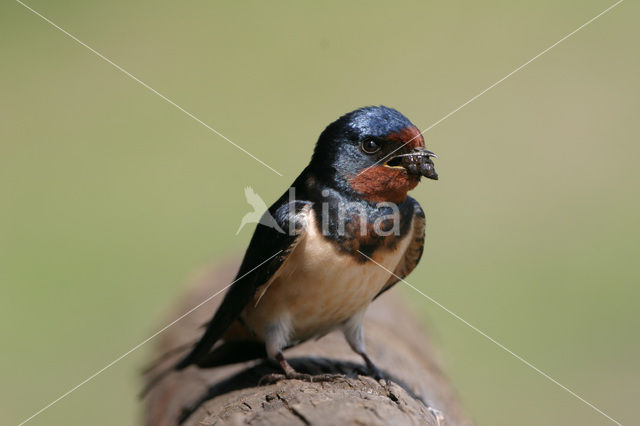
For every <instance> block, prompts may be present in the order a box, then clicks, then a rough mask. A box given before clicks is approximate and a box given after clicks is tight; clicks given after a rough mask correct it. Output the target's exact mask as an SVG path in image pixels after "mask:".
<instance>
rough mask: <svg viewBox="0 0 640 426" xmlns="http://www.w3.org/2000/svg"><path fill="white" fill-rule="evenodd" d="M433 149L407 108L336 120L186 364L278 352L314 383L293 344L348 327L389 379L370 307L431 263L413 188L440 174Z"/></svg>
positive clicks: (289, 371) (286, 369) (287, 370)
mask: <svg viewBox="0 0 640 426" xmlns="http://www.w3.org/2000/svg"><path fill="white" fill-rule="evenodd" d="M432 157H435V154H434V153H432V152H431V151H429V150H427V149H426V148H425V146H424V139H423V137H422V134H421V132H420V131H419V130H418V129H417V128H416V126H414V125H413V124H412V123H411V122H410V121H409V120H408V119H407V118H406V117H405V116H404V115H402V114H401V113H400V112H398V111H397V110H395V109H392V108H388V107H384V106H370V107H365V108H361V109H358V110H355V111H352V112H350V113H348V114H345V115H343V116H342V117H340V118H339V119H338V120H336V121H334V122H333V123H331V124H330V125H329V126H328V127H327V128H326V129H325V130H324V131H323V132H322V134H321V135H320V137H319V139H318V142H317V144H316V146H315V150H314V152H313V155H312V158H311V161H310V163H309V165H308V166H307V167H306V168H305V169H304V170H303V171H302V173H301V174H300V175H299V176H298V178H297V179H296V180H295V181H294V182H293V185H292V186H291V188H290V189H289V190H288V191H287V192H285V194H283V195H282V196H281V197H280V198H279V199H278V200H277V201H276V202H275V203H274V204H273V205H272V206H271V207H270V208H269V209H268V210H267V212H266V213H265V215H270V217H272V218H273V219H275V223H276V225H277V226H267V225H265V223H267V222H263V221H260V223H259V224H258V225H257V227H256V230H255V232H254V234H253V237H252V238H251V242H250V243H249V247H248V249H247V251H246V253H245V256H244V259H243V261H242V264H241V266H240V269H239V271H238V274H237V276H236V279H237V281H236V282H235V283H234V284H233V285H232V286H231V287H230V289H229V291H228V292H227V294H226V295H225V297H224V300H223V301H222V304H221V305H220V307H219V308H218V310H217V311H216V313H215V315H214V316H213V318H212V319H211V321H210V322H209V323H208V324H207V326H206V331H205V332H204V334H203V335H202V337H201V338H200V340H199V341H198V342H197V343H196V344H195V345H194V346H193V347H192V348H191V350H190V352H189V353H188V354H187V355H186V356H185V357H184V358H182V360H180V361H179V362H178V363H177V364H176V365H175V366H174V369H175V370H182V369H184V368H186V367H188V366H191V365H195V366H198V367H200V368H208V367H214V366H218V365H224V364H229V363H235V362H240V361H246V360H249V359H256V358H260V357H268V358H269V359H271V360H274V361H276V362H277V363H278V364H279V365H280V367H281V368H282V371H283V373H284V374H283V375H281V376H283V377H286V378H298V379H305V380H314V378H317V376H309V375H306V374H302V373H299V372H297V371H296V370H294V368H293V367H291V365H290V364H289V363H288V362H287V360H286V359H285V357H284V355H283V351H284V350H285V349H287V348H289V347H292V346H295V345H297V344H299V343H301V342H304V341H305V340H308V339H312V338H319V337H321V336H323V335H325V334H326V333H328V332H330V331H332V330H336V329H338V330H341V331H342V333H344V336H345V338H346V340H347V342H348V343H349V345H350V347H351V348H352V349H353V351H355V352H356V353H358V354H359V355H360V356H361V357H362V358H363V360H364V362H365V363H366V365H367V367H368V369H369V371H370V372H371V374H372V375H374V376H375V377H376V378H381V374H380V370H378V368H376V366H375V364H374V363H373V362H372V360H371V359H370V358H369V356H368V355H367V353H366V351H365V342H364V337H363V330H362V326H363V316H364V313H365V311H366V309H367V307H368V306H369V304H370V303H371V302H372V301H373V300H374V299H375V298H377V297H378V296H380V295H381V294H382V293H384V292H385V291H387V290H388V289H390V288H391V287H392V286H393V285H394V284H396V283H397V282H398V281H399V279H398V277H401V278H404V277H406V276H407V275H408V274H409V273H410V272H411V271H412V270H413V269H414V268H415V267H416V265H417V264H418V261H419V260H420V257H421V255H422V251H423V245H424V235H425V216H424V213H423V210H422V208H421V207H420V204H418V202H417V201H416V200H414V199H413V198H411V197H410V196H408V195H407V192H408V191H410V190H412V189H413V188H415V187H416V185H418V183H419V182H420V179H421V177H422V176H425V177H427V178H429V179H434V180H435V179H438V175H437V174H436V172H435V169H434V165H433V162H432V160H431V158H432ZM292 193H293V194H295V197H294V198H292V196H291V194H292ZM276 253H277V255H275V256H274V254H276ZM266 259H270V260H269V261H268V262H266V263H264V262H265V260H266ZM372 260H373V261H372ZM263 263H264V264H263ZM376 263H378V264H379V265H378V264H376ZM380 265H382V266H384V268H382V267H381V266H380ZM385 268H386V269H387V270H389V271H394V274H393V275H392V274H390V273H389V272H388V271H387V270H385Z"/></svg>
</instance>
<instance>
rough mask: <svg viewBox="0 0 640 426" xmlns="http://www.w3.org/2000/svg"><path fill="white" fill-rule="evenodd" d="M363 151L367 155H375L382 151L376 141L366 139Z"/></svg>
mask: <svg viewBox="0 0 640 426" xmlns="http://www.w3.org/2000/svg"><path fill="white" fill-rule="evenodd" d="M361 147H362V150H363V151H364V152H365V153H367V154H375V153H376V152H378V151H380V145H378V144H377V143H376V142H375V141H374V140H371V139H365V140H364V141H362V145H361Z"/></svg>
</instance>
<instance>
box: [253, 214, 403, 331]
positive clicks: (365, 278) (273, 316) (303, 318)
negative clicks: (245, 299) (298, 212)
mask: <svg viewBox="0 0 640 426" xmlns="http://www.w3.org/2000/svg"><path fill="white" fill-rule="evenodd" d="M309 220H310V221H312V220H313V217H310V218H309ZM409 235H412V231H411V230H409V232H408V233H407V237H405V238H404V239H403V240H402V241H400V242H399V243H398V244H397V245H396V247H395V248H394V250H393V251H391V250H385V251H382V250H378V251H376V252H375V253H374V254H373V256H372V257H373V259H375V260H376V262H378V263H380V264H381V265H384V267H385V268H387V269H388V270H390V271H393V270H394V269H395V267H396V265H397V264H398V262H399V261H400V259H401V258H402V256H403V255H404V253H405V250H406V248H407V245H408V244H409V241H410V238H409V237H408V236H409ZM389 277H390V273H389V272H388V271H386V270H385V269H383V268H381V267H380V266H378V265H376V264H375V263H373V262H371V261H367V262H365V263H358V262H356V260H355V259H354V258H353V257H352V256H350V255H348V254H344V253H340V252H338V250H337V249H336V247H335V246H334V245H333V244H332V243H331V242H329V241H328V240H326V239H325V238H324V237H323V236H322V235H320V233H319V232H318V231H317V229H316V226H315V224H314V223H309V224H308V226H307V231H306V234H305V235H304V236H303V237H302V240H301V241H300V243H299V244H298V245H297V246H296V248H295V249H294V250H293V252H292V253H291V254H290V255H289V257H288V259H287V260H286V261H285V263H284V264H283V266H282V267H281V269H280V270H279V271H278V274H277V276H276V278H275V279H274V280H273V281H272V282H271V284H270V285H269V286H268V287H267V288H266V290H264V289H263V290H264V291H263V292H260V291H259V292H258V294H257V295H256V297H255V298H254V300H253V302H252V303H251V304H250V305H249V306H248V307H247V308H246V309H245V311H244V313H243V317H244V320H245V322H246V323H247V325H248V326H249V328H250V329H251V330H253V332H254V333H255V334H256V335H257V337H259V338H261V339H264V338H265V334H266V332H267V329H268V327H270V326H273V325H274V324H276V323H279V324H280V326H284V327H286V328H288V331H289V333H287V334H288V338H289V339H290V341H292V342H293V341H296V340H302V339H306V338H310V337H314V336H318V335H322V334H324V333H326V332H328V331H331V330H332V329H334V328H335V327H337V326H339V325H340V324H341V323H342V322H344V321H345V320H347V319H349V318H350V317H352V316H353V315H355V314H356V313H358V312H359V311H361V310H363V309H365V308H366V307H367V306H368V305H369V303H371V301H372V300H373V298H374V297H375V296H376V295H377V294H378V292H380V290H381V289H382V287H383V286H384V285H385V283H386V282H387V281H388V279H389Z"/></svg>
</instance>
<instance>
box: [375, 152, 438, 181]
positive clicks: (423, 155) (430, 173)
mask: <svg viewBox="0 0 640 426" xmlns="http://www.w3.org/2000/svg"><path fill="white" fill-rule="evenodd" d="M431 157H433V158H438V156H437V155H436V154H434V153H433V152H431V151H429V150H428V149H426V148H423V147H418V148H414V149H412V150H411V151H409V152H406V153H403V154H398V155H395V156H393V157H392V158H391V159H390V160H389V161H387V162H386V163H385V164H384V165H385V166H387V167H402V168H404V169H406V171H407V173H409V174H411V175H415V176H424V177H427V178H429V179H433V180H438V174H437V173H436V170H435V168H434V165H433V161H431Z"/></svg>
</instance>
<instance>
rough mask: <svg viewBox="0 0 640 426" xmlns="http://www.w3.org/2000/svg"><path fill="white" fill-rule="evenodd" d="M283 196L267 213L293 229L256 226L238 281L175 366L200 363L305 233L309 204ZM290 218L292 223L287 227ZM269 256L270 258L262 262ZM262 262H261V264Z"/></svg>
mask: <svg viewBox="0 0 640 426" xmlns="http://www.w3.org/2000/svg"><path fill="white" fill-rule="evenodd" d="M285 195H286V194H285ZM283 197H285V196H284V195H283ZM283 197H281V199H280V200H278V201H277V202H276V203H275V204H274V205H273V206H272V207H271V208H270V209H269V212H270V213H271V214H272V216H273V217H274V219H275V221H276V223H277V224H278V225H279V226H280V228H281V229H284V230H285V231H289V230H290V229H291V230H294V232H287V233H282V232H279V231H278V230H276V229H274V228H271V227H268V226H264V225H261V224H259V225H258V226H257V228H256V231H255V233H254V234H253V237H252V238H251V242H250V243H249V248H247V252H246V253H245V256H244V259H243V261H242V264H241V265H240V270H239V271H238V274H237V275H236V280H237V281H236V282H235V283H234V284H233V285H232V286H231V287H230V288H229V291H228V292H227V294H226V295H225V297H224V300H223V301H222V304H221V305H220V307H219V308H218V310H217V311H216V313H215V315H214V316H213V318H212V319H211V321H210V322H209V323H208V324H207V329H206V330H205V332H204V334H203V335H202V337H201V338H200V340H199V341H198V343H196V344H195V346H194V347H193V349H192V350H191V351H190V352H189V353H188V354H187V355H186V356H185V357H184V358H183V359H182V360H181V361H179V362H178V363H177V364H176V366H175V368H176V369H178V370H182V369H184V368H186V367H188V366H189V365H192V364H195V365H199V363H200V362H204V361H206V359H207V355H208V354H209V351H210V350H211V348H212V347H213V345H214V344H215V343H216V342H217V341H218V340H219V339H220V338H221V337H222V336H223V335H224V333H225V331H227V329H228V328H229V327H230V326H231V324H232V323H233V322H234V321H235V320H236V319H238V317H239V316H240V314H241V312H242V310H243V309H244V308H245V307H246V306H247V304H249V303H250V302H251V301H252V300H253V298H254V296H255V294H256V292H257V291H258V289H259V288H260V287H263V286H264V285H265V284H268V282H269V281H270V279H271V278H272V277H273V276H274V275H276V274H277V273H278V270H279V269H280V268H281V267H282V265H283V263H284V262H285V260H286V259H287V257H288V256H289V254H290V253H291V252H292V251H293V249H294V248H295V247H296V244H297V243H298V242H299V241H300V238H301V236H302V235H304V231H305V227H306V213H307V212H308V211H309V208H310V203H309V202H305V201H295V203H293V204H292V205H290V204H289V203H288V202H287V201H286V198H285V199H284V201H283ZM290 208H293V209H294V212H293V213H294V214H290V213H289V212H290ZM292 220H293V221H294V223H293V224H291V225H292V226H291V227H290V222H291V221H292ZM274 255H275V256H274ZM270 257H272V259H271V260H269V261H268V262H266V263H264V261H265V260H266V259H269V258H270ZM261 263H264V264H263V265H261Z"/></svg>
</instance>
